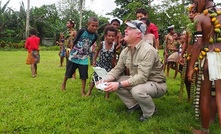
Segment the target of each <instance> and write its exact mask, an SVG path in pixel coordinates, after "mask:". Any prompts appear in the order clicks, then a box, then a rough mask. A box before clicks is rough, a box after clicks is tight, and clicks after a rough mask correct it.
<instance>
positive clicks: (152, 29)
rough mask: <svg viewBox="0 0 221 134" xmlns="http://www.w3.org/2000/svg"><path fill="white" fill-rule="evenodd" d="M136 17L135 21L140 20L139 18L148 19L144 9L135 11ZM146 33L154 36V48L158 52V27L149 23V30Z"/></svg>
mask: <svg viewBox="0 0 221 134" xmlns="http://www.w3.org/2000/svg"><path fill="white" fill-rule="evenodd" d="M136 17H137V20H140V19H141V18H148V11H147V10H146V9H144V8H138V9H137V10H136ZM146 32H147V33H152V34H154V36H155V39H156V47H155V48H156V50H157V51H158V49H159V35H158V27H157V26H156V25H155V24H153V23H150V25H149V28H148V30H147V31H146Z"/></svg>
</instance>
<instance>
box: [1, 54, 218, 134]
mask: <svg viewBox="0 0 221 134" xmlns="http://www.w3.org/2000/svg"><path fill="white" fill-rule="evenodd" d="M40 53H41V63H40V64H38V76H37V77H36V78H32V77H31V72H30V66H29V65H26V64H25V60H26V56H27V52H26V51H0V57H1V61H0V133H31V134H41V133H49V134H50V133H79V134H188V133H191V128H200V122H199V121H198V120H195V119H194V111H193V107H192V104H189V103H186V95H185V93H184V95H185V96H184V98H183V101H179V99H178V94H179V84H180V78H179V75H178V77H177V79H175V80H174V79H172V77H173V71H172V70H171V75H170V77H168V78H167V84H168V93H167V94H166V95H165V96H164V97H161V98H158V99H154V101H155V103H156V106H157V108H158V112H157V113H156V114H155V115H154V116H153V117H152V118H151V119H149V120H148V121H146V122H143V123H140V122H139V121H138V117H139V116H140V112H138V111H137V112H135V113H132V114H129V113H127V112H125V109H126V107H125V105H124V104H123V103H122V102H121V100H120V99H119V98H118V96H117V95H116V93H111V94H110V98H109V99H108V100H106V99H104V93H101V92H98V91H97V90H96V89H94V90H93V92H92V96H91V97H81V82H80V80H79V75H78V73H77V80H72V79H70V80H68V82H67V90H66V91H64V92H62V91H61V90H60V86H61V83H62V80H63V77H64V73H65V68H64V67H59V57H58V52H57V51H41V52H40ZM89 72H90V73H89V74H91V73H92V68H90V69H89ZM88 85H89V81H87V88H88ZM210 131H211V134H218V133H221V131H220V128H219V123H218V120H216V121H215V123H214V124H212V125H211V130H210Z"/></svg>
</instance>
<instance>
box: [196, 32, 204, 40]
mask: <svg viewBox="0 0 221 134" xmlns="http://www.w3.org/2000/svg"><path fill="white" fill-rule="evenodd" d="M199 37H201V38H202V37H203V32H202V31H197V32H195V33H194V42H197V41H198V38H199Z"/></svg>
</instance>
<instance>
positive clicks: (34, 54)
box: [26, 50, 40, 64]
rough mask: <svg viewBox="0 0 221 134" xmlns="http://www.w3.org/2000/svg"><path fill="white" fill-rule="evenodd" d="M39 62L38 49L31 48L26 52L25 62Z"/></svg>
mask: <svg viewBox="0 0 221 134" xmlns="http://www.w3.org/2000/svg"><path fill="white" fill-rule="evenodd" d="M39 62H40V54H39V51H38V50H33V51H31V52H28V57H27V59H26V64H37V63H39Z"/></svg>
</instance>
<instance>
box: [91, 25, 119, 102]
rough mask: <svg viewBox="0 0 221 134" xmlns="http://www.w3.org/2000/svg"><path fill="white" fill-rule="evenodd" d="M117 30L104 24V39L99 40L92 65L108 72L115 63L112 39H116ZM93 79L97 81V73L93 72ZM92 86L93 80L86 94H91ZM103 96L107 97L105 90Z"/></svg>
mask: <svg viewBox="0 0 221 134" xmlns="http://www.w3.org/2000/svg"><path fill="white" fill-rule="evenodd" d="M117 33H118V30H117V29H116V28H115V27H114V26H112V25H109V26H106V27H105V29H104V36H105V41H102V42H101V45H100V48H99V49H98V51H97V52H96V54H95V56H94V60H93V66H95V64H96V66H98V67H101V68H105V70H106V71H107V72H109V71H110V70H111V69H112V68H113V67H114V66H115V64H116V43H115V42H114V40H115V39H116V36H117ZM98 54H99V56H100V57H99V60H98V61H97V62H96V59H97V56H98ZM94 79H95V81H98V80H99V79H98V75H97V74H96V73H95V72H94ZM93 87H94V81H93V80H92V82H91V84H90V87H89V90H88V92H87V96H90V95H91V91H92V89H93ZM105 98H106V99H107V98H109V94H108V92H106V95H105Z"/></svg>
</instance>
